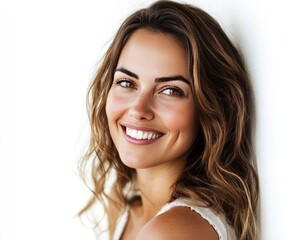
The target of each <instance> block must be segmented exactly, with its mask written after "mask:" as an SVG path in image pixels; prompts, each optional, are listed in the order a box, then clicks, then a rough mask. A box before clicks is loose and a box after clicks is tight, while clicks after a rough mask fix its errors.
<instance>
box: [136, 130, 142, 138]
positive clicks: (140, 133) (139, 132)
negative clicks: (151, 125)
mask: <svg viewBox="0 0 290 240" xmlns="http://www.w3.org/2000/svg"><path fill="white" fill-rule="evenodd" d="M142 137H143V132H142V131H138V133H137V139H142Z"/></svg>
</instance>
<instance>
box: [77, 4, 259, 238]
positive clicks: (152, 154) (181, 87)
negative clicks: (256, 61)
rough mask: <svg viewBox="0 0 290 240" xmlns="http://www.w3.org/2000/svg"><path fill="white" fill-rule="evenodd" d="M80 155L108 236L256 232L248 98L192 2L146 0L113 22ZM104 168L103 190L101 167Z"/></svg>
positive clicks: (232, 59)
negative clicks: (117, 24) (113, 178)
mask: <svg viewBox="0 0 290 240" xmlns="http://www.w3.org/2000/svg"><path fill="white" fill-rule="evenodd" d="M88 107H89V113H90V121H91V143H90V147H89V149H88V151H87V154H86V155H85V156H84V158H83V159H82V161H81V163H80V170H81V174H82V176H86V175H87V174H88V172H87V171H91V172H90V177H91V178H92V182H93V184H94V186H93V189H92V191H93V193H94V195H93V196H92V198H91V200H90V201H89V202H88V204H87V205H86V206H85V207H84V208H83V209H82V210H81V212H80V215H81V214H82V213H84V212H86V211H87V210H89V209H90V208H91V207H92V205H93V204H94V203H95V202H97V201H100V202H102V203H103V204H104V207H105V209H106V213H107V215H108V219H109V226H108V230H109V233H110V237H111V239H123V240H126V239H138V240H142V239H185V240H186V239H207V240H210V239H213V240H216V239H257V238H258V233H257V232H258V231H257V223H256V220H257V219H256V208H257V201H258V177H257V173H256V170H255V164H254V158H253V149H252V140H251V138H252V119H253V114H252V107H253V106H252V96H251V87H250V83H249V79H248V76H247V73H246V70H245V67H244V64H243V62H242V60H241V57H240V55H239V53H238V51H237V50H236V48H235V47H234V46H233V45H232V43H231V42H230V40H229V39H228V37H227V36H226V35H225V33H224V32H223V30H222V29H221V27H220V26H219V25H218V23H217V22H216V21H215V20H214V19H213V18H212V17H211V16H209V15H208V14H207V13H205V12H204V11H202V10H201V9H199V8H196V7H193V6H191V5H187V4H180V3H176V2H173V1H157V2H156V3H154V4H153V5H151V6H150V7H149V8H145V9H141V10H139V11H137V12H135V13H133V14H132V15H131V16H129V17H128V18H127V19H126V20H125V21H124V23H123V24H122V25H121V27H120V29H119V31H118V32H117V34H116V36H115V38H114V40H113V42H112V44H111V46H110V47H109V49H108V50H107V53H106V55H105V57H104V59H103V62H102V64H101V66H100V68H99V70H98V72H97V74H96V76H95V78H94V80H93V82H92V85H91V87H90V91H89V94H88ZM111 173H115V174H116V181H115V182H114V184H113V187H112V190H111V191H110V192H106V191H105V187H106V184H107V182H108V177H109V176H111Z"/></svg>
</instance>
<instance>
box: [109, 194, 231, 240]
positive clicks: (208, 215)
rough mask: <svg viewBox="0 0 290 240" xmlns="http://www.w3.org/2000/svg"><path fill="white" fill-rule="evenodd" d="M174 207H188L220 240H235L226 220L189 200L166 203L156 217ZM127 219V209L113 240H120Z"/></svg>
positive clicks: (119, 221) (209, 209)
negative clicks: (211, 228) (210, 227)
mask: <svg viewBox="0 0 290 240" xmlns="http://www.w3.org/2000/svg"><path fill="white" fill-rule="evenodd" d="M174 207H189V208H190V209H191V210H192V211H195V212H196V213H198V214H199V215H200V216H201V217H202V218H203V219H205V220H206V221H208V223H209V224H210V225H211V226H212V227H213V228H214V229H215V231H216V232H217V234H218V236H219V239H220V240H236V236H235V233H234V231H233V228H232V227H231V226H230V225H229V224H228V223H227V221H226V218H225V216H224V215H222V214H218V213H215V212H214V211H213V210H212V209H211V208H207V207H201V206H197V205H196V204H195V203H194V202H193V201H192V200H191V199H185V198H184V199H183V198H180V199H177V200H175V201H173V202H170V203H167V204H166V205H165V206H163V207H162V208H161V210H160V211H159V212H158V213H157V215H156V216H158V215H160V214H162V213H165V212H167V211H169V210H170V209H172V208H174ZM128 217H129V209H128V208H127V209H126V210H125V212H124V214H123V215H121V217H120V218H119V220H118V223H117V226H116V230H115V233H114V236H113V240H120V238H121V236H122V234H123V232H124V230H125V227H126V224H127V221H128Z"/></svg>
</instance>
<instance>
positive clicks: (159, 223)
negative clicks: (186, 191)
mask: <svg viewBox="0 0 290 240" xmlns="http://www.w3.org/2000/svg"><path fill="white" fill-rule="evenodd" d="M145 239H152V240H163V239H164V240H165V239H166V240H173V239H174V240H175V239H183V240H203V239H205V240H218V239H219V237H218V235H217V233H216V231H215V230H214V228H213V227H212V226H211V225H210V224H209V223H208V222H207V221H206V220H205V219H203V218H202V217H201V216H200V215H199V214H198V213H196V212H194V211H192V210H190V209H189V208H186V207H174V208H172V209H171V210H169V211H167V212H165V213H163V214H161V215H159V216H157V217H155V218H153V219H152V220H150V221H149V222H148V223H147V224H146V225H145V226H144V227H143V228H142V229H141V230H140V232H139V234H138V237H137V240H145Z"/></svg>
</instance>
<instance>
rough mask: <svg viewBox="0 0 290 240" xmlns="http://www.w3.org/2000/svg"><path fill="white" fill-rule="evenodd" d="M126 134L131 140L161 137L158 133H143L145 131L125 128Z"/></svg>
mask: <svg viewBox="0 0 290 240" xmlns="http://www.w3.org/2000/svg"><path fill="white" fill-rule="evenodd" d="M126 134H127V135H128V136H130V137H132V138H136V139H147V140H150V139H156V138H159V137H161V134H158V133H153V132H145V131H141V130H138V131H137V130H135V129H131V128H128V127H126Z"/></svg>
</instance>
